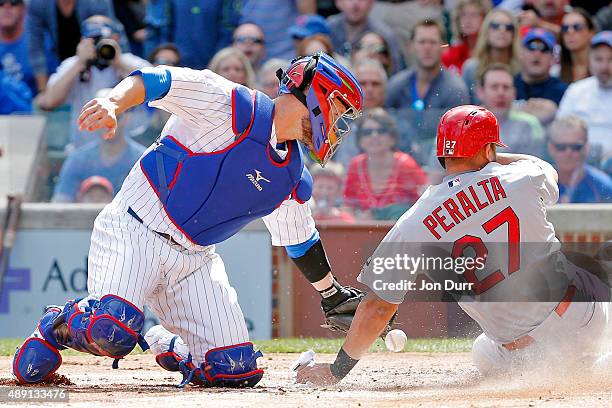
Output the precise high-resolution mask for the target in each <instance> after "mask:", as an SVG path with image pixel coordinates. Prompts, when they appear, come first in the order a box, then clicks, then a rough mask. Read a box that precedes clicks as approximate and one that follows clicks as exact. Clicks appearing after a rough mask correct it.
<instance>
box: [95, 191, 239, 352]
mask: <svg viewBox="0 0 612 408" xmlns="http://www.w3.org/2000/svg"><path fill="white" fill-rule="evenodd" d="M116 201H117V200H115V202H113V203H111V204H109V205H108V206H107V207H106V208H105V209H104V210H103V211H102V212H101V213H100V215H98V217H97V218H96V221H95V223H94V229H93V233H92V236H91V247H90V249H89V260H88V268H89V274H88V280H87V287H88V291H89V294H90V297H95V298H100V297H102V296H104V295H106V294H109V293H110V294H115V295H118V296H121V297H123V298H125V299H127V300H129V301H130V302H132V303H133V304H135V305H136V306H138V307H140V308H141V309H142V307H143V306H144V305H146V306H148V307H149V308H150V309H151V310H152V311H153V312H154V313H155V315H156V316H157V317H158V319H159V320H160V323H161V324H162V326H163V327H165V328H166V329H167V330H169V331H171V332H172V333H174V334H177V335H179V336H180V337H181V338H182V339H183V341H184V342H185V343H186V344H187V346H188V347H189V351H190V352H191V354H192V355H193V360H194V363H199V362H201V361H203V360H204V355H205V353H206V351H208V350H209V349H211V348H215V347H221V346H227V345H232V344H238V343H243V342H246V341H248V337H249V335H248V331H247V328H246V324H245V320H244V316H243V314H242V310H241V309H240V305H239V304H238V298H237V295H236V291H235V290H234V288H232V287H231V285H230V284H229V281H228V278H227V274H226V272H225V266H224V264H223V261H222V260H221V257H220V256H219V255H218V254H217V253H216V252H215V251H214V246H210V247H207V249H206V250H203V251H190V250H186V249H181V248H179V247H177V246H175V245H173V244H170V243H168V242H167V241H166V240H165V239H164V238H162V237H161V236H159V235H158V234H156V233H154V232H153V231H151V230H150V229H148V228H147V227H145V226H144V225H143V224H141V223H140V222H138V221H137V220H136V219H134V218H133V217H132V216H131V215H129V214H128V213H127V212H126V211H124V210H123V209H122V208H121V207H120V206H119V205H117V203H116Z"/></svg>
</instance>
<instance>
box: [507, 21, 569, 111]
mask: <svg viewBox="0 0 612 408" xmlns="http://www.w3.org/2000/svg"><path fill="white" fill-rule="evenodd" d="M556 45H557V41H556V40H555V37H554V36H553V35H552V34H551V33H550V32H548V31H545V30H543V29H541V28H532V29H531V30H529V31H528V32H527V34H526V35H525V37H524V38H523V46H522V49H521V63H522V69H521V72H520V73H518V74H517V75H516V76H515V78H514V85H515V86H516V96H517V99H519V100H525V101H527V100H529V99H531V98H544V99H550V100H551V101H553V102H554V103H555V104H556V105H559V102H561V98H562V97H563V94H564V93H565V90H566V89H567V84H566V83H565V82H563V81H561V80H560V79H559V78H555V77H552V76H550V69H551V67H552V65H553V63H554V56H553V50H554V48H555V46H556Z"/></svg>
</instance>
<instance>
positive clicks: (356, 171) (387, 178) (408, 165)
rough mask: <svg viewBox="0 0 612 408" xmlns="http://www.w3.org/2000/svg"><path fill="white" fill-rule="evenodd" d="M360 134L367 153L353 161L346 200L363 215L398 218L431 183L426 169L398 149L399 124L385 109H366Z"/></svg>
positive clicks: (348, 176)
mask: <svg viewBox="0 0 612 408" xmlns="http://www.w3.org/2000/svg"><path fill="white" fill-rule="evenodd" d="M356 137H357V143H358V144H359V146H360V147H361V149H362V150H363V153H362V154H360V155H358V156H356V157H355V158H353V159H352V160H351V162H350V164H349V169H348V172H347V178H346V184H345V188H344V204H345V205H346V206H347V207H350V208H353V209H354V210H355V211H356V215H357V218H360V219H378V220H381V219H398V218H399V217H400V216H401V215H402V214H403V213H404V212H405V211H406V210H407V209H408V208H409V207H410V206H411V205H412V204H413V203H414V202H415V201H416V200H417V199H418V197H419V194H420V193H421V192H422V190H423V188H424V186H425V184H426V183H427V176H426V174H425V172H424V171H423V170H422V169H421V168H420V167H419V165H418V164H417V163H416V161H415V160H414V159H413V158H412V157H411V156H410V155H408V154H406V153H402V152H399V151H397V150H396V145H397V142H398V139H399V134H398V130H397V126H396V124H395V121H394V120H393V118H392V117H391V116H390V115H389V114H388V113H387V112H385V110H384V109H382V108H377V109H373V110H370V111H367V112H365V113H364V114H363V116H362V117H361V118H360V119H359V126H358V130H357V134H356Z"/></svg>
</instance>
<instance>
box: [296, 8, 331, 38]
mask: <svg viewBox="0 0 612 408" xmlns="http://www.w3.org/2000/svg"><path fill="white" fill-rule="evenodd" d="M330 33H331V31H330V30H329V26H328V25H327V21H325V18H324V17H322V16H320V15H318V14H302V15H301V16H298V18H296V19H295V24H294V25H292V26H291V27H289V34H291V37H292V38H294V39H297V40H301V39H302V38H306V37H310V36H311V35H315V34H325V35H330Z"/></svg>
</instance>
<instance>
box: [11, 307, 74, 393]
mask: <svg viewBox="0 0 612 408" xmlns="http://www.w3.org/2000/svg"><path fill="white" fill-rule="evenodd" d="M60 312H61V309H60V308H59V307H54V306H51V307H48V308H47V310H46V311H45V314H44V316H43V317H42V319H40V322H39V323H38V326H37V328H36V331H35V332H34V333H32V335H31V336H30V337H28V338H27V339H26V341H25V342H23V344H22V345H21V346H19V347H18V348H17V351H15V355H14V357H13V374H14V375H15V377H16V378H17V381H18V382H19V383H22V384H25V383H39V382H41V381H44V380H46V379H47V378H49V377H50V376H51V375H52V374H53V373H55V371H57V369H58V368H59V367H60V365H61V364H62V356H61V355H60V353H59V350H63V349H65V347H62V346H61V345H59V344H58V343H57V342H56V340H55V336H53V334H52V331H53V322H54V321H55V319H56V318H57V316H58V315H59V314H60Z"/></svg>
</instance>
